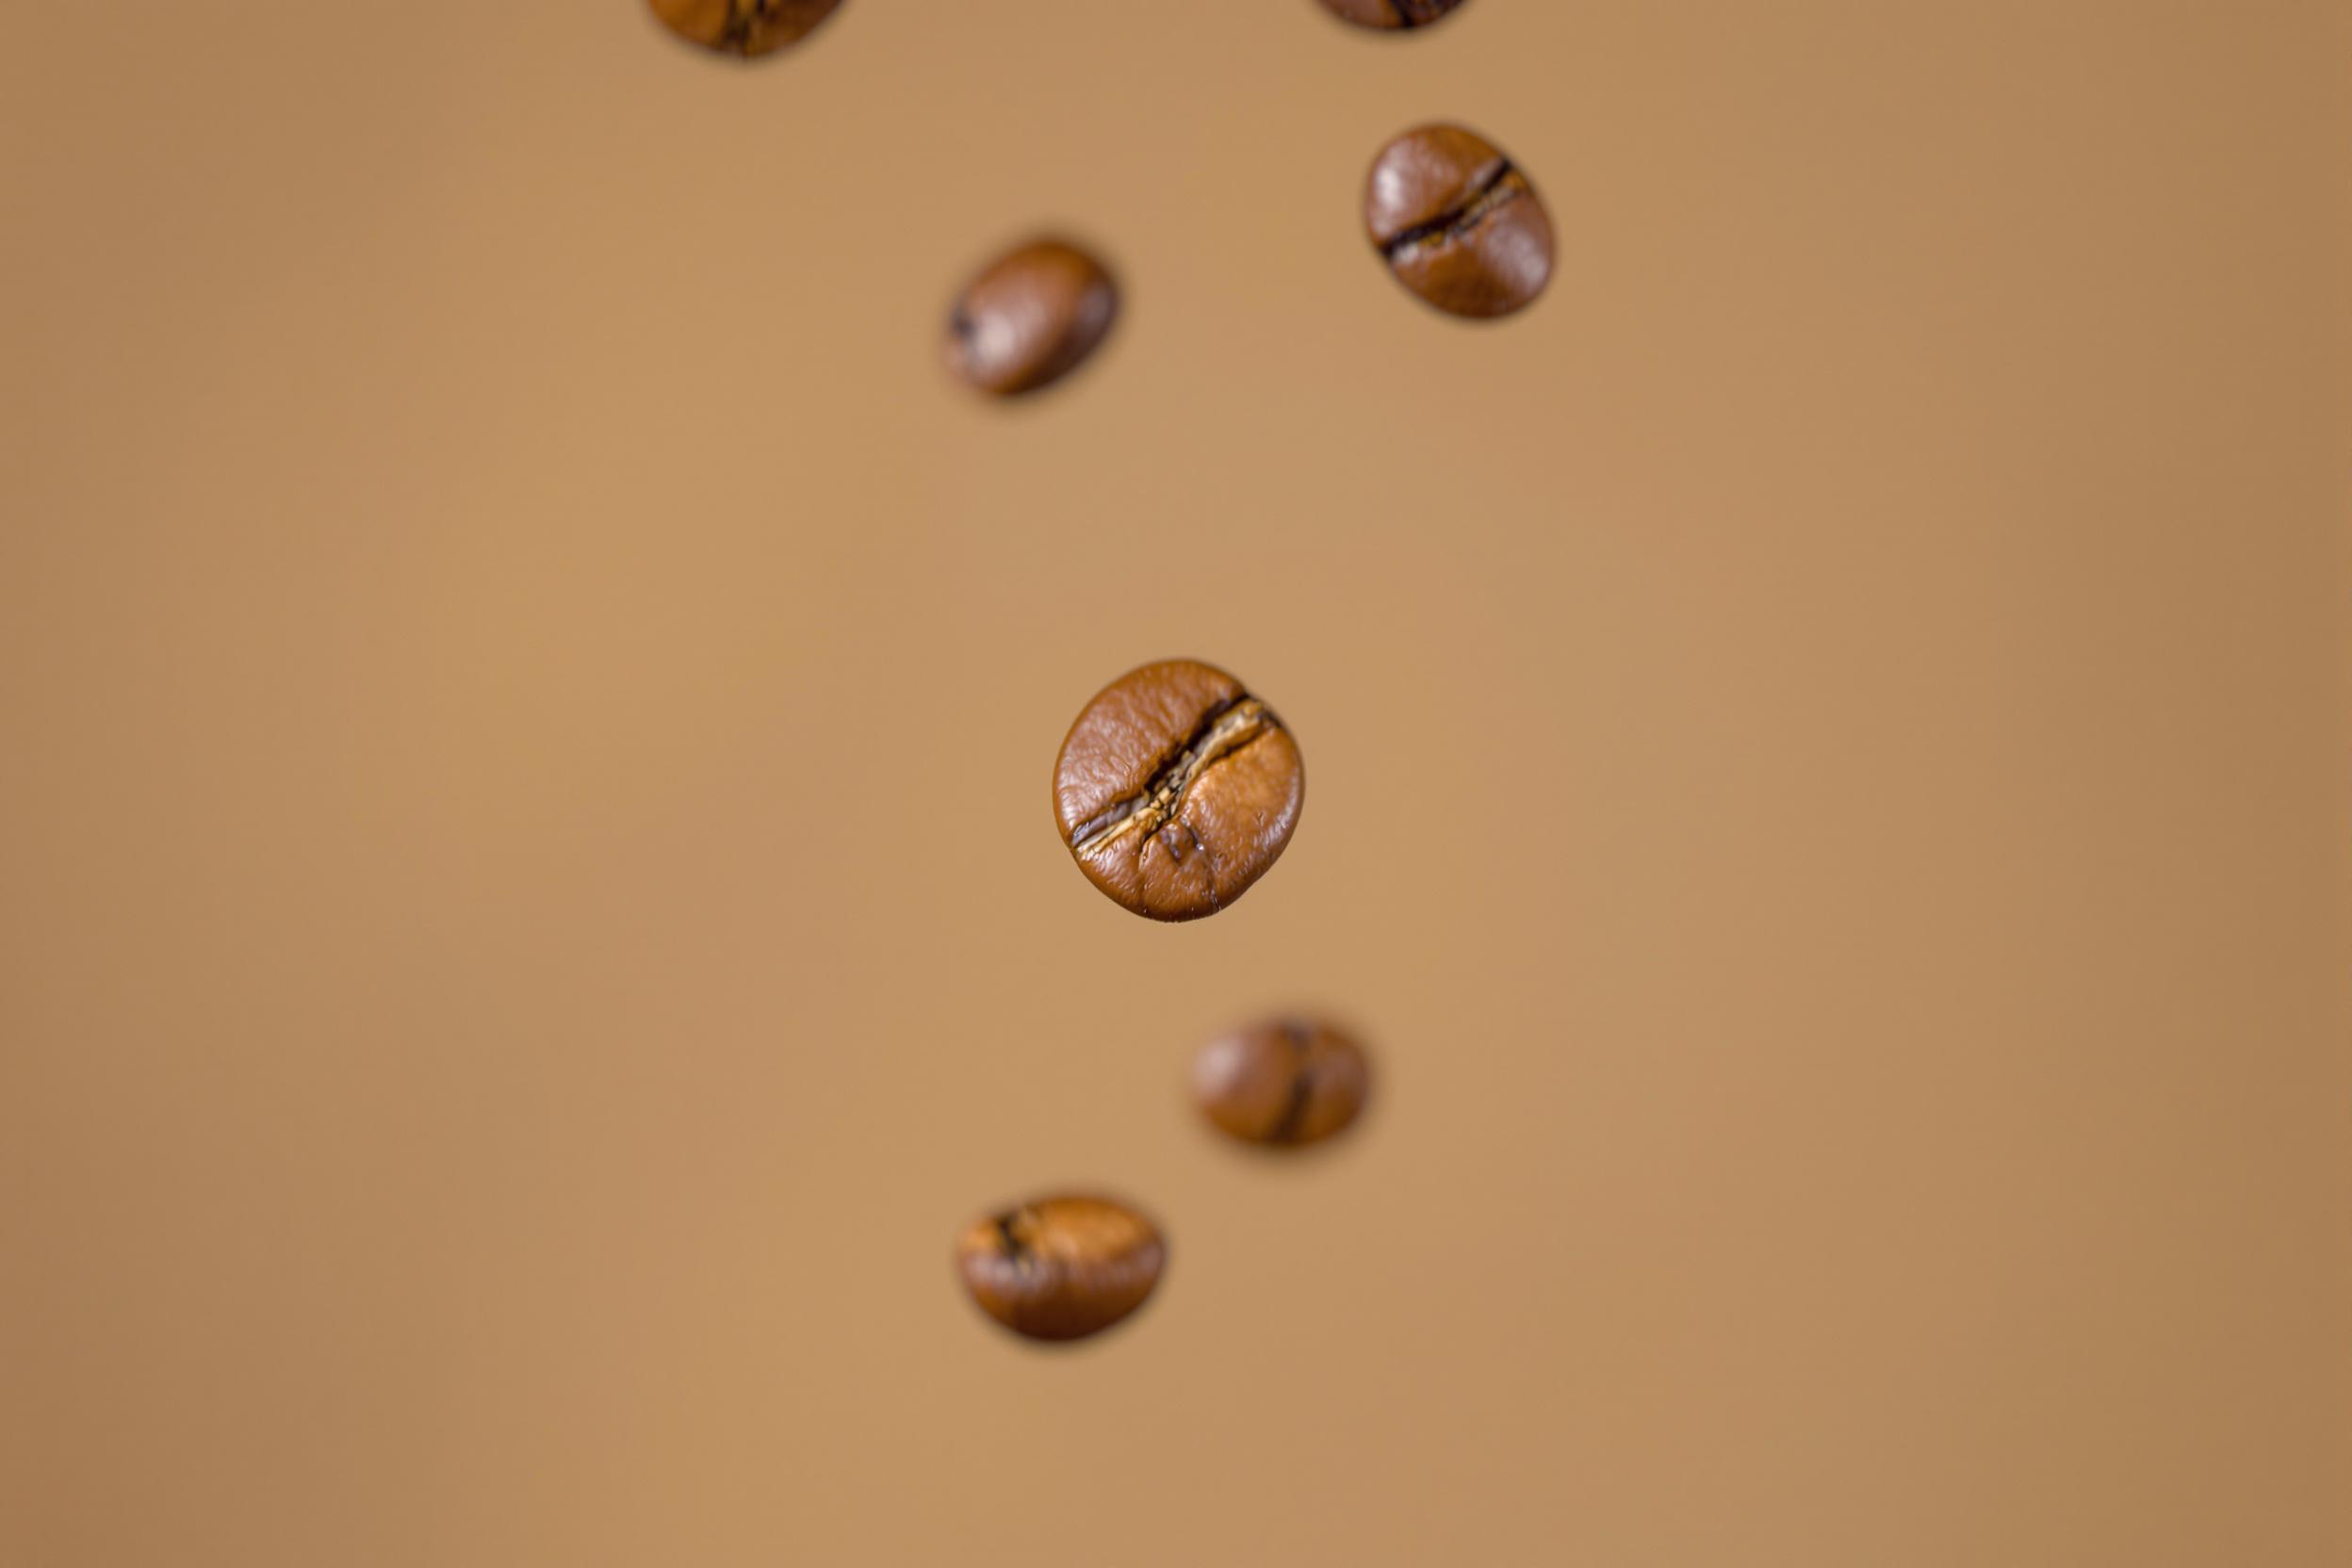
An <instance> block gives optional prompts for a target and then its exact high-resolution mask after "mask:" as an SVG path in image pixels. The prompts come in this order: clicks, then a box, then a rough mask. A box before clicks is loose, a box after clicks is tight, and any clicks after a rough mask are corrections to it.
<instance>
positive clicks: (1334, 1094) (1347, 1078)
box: [1192, 1018, 1372, 1148]
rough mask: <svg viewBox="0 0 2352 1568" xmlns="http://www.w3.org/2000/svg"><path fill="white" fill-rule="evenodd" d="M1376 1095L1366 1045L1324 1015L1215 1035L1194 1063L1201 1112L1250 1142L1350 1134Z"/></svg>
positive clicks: (1285, 1143) (1290, 1142) (1290, 1144)
mask: <svg viewBox="0 0 2352 1568" xmlns="http://www.w3.org/2000/svg"><path fill="white" fill-rule="evenodd" d="M1371 1092H1372V1067H1371V1063H1370V1062H1369V1061H1368V1060H1366V1059H1365V1057H1364V1047H1362V1046H1360V1045H1358V1044H1357V1043H1356V1042H1355V1040H1354V1039H1353V1038H1351V1037H1349V1036H1348V1034H1347V1033H1346V1032H1345V1031H1343V1030H1341V1029H1339V1028H1338V1027H1337V1026H1335V1025H1333V1024H1331V1023H1328V1022H1325V1021H1322V1020H1319V1019H1301V1018H1274V1019H1266V1020H1264V1021H1260V1022H1257V1023H1252V1024H1249V1025H1246V1026H1244V1027H1242V1028H1239V1029H1236V1030H1233V1032H1232V1033H1230V1034H1227V1035H1222V1036H1220V1037H1217V1038H1216V1039H1213V1040H1211V1041H1210V1042H1209V1043H1208V1044H1207V1045H1205V1046H1203V1047H1201V1054H1200V1055H1199V1056H1197V1057H1195V1058H1194V1060H1193V1069H1192V1093H1193V1099H1194V1102H1195V1103H1198V1104H1199V1106H1200V1107H1201V1115H1203V1116H1205V1117H1207V1118H1208V1119H1209V1120H1210V1121H1211V1122H1212V1123H1214V1124H1215V1125H1216V1126H1217V1128H1218V1130H1219V1131H1221V1132H1224V1133H1227V1134H1229V1135H1232V1136H1233V1137H1237V1138H1240V1139H1241V1140H1242V1141H1244V1142H1245V1143H1261V1144H1271V1145H1275V1146H1278V1147H1282V1148H1296V1147H1298V1146H1299V1145H1301V1144H1309V1143H1319V1142H1321V1141H1322V1140H1323V1139H1325V1138H1328V1137H1330V1136H1331V1135H1333V1134H1335V1133H1342V1132H1345V1131H1347V1129H1348V1126H1349V1125H1350V1124H1352V1123H1353V1122H1354V1121H1355V1119H1356V1117H1357V1115H1358V1114H1359V1113H1361V1112H1362V1111H1363V1109H1364V1101H1365V1100H1366V1099H1367V1098H1369V1096H1370V1095H1371Z"/></svg>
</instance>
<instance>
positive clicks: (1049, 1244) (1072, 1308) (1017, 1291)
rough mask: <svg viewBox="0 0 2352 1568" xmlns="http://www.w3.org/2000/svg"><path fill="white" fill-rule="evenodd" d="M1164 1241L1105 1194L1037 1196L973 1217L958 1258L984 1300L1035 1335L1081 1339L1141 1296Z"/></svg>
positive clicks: (1161, 1258)
mask: <svg viewBox="0 0 2352 1568" xmlns="http://www.w3.org/2000/svg"><path fill="white" fill-rule="evenodd" d="M1167 1261H1168V1247H1167V1244H1166V1243H1164V1242H1163V1241H1162V1240H1161V1239H1160V1233H1159V1231H1158V1229H1157V1228H1155V1227H1154V1226H1153V1225H1152V1222H1151V1221H1150V1220H1148V1219H1146V1218H1144V1217H1143V1216H1141V1215H1139V1214H1137V1213H1136V1212H1135V1210H1133V1209H1131V1208H1128V1207H1126V1206H1125V1205H1124V1204H1121V1203H1115V1202H1113V1201H1110V1200H1109V1199H1106V1198H1084V1197H1063V1198H1040V1199H1037V1200H1036V1201H1033V1202H1028V1203H1023V1204H1021V1205H1020V1206H1019V1207H1017V1208H1011V1209H1006V1210H1005V1212H1004V1213H1002V1214H995V1215H990V1216H988V1217H987V1218H985V1219H976V1220H974V1221H972V1225H971V1228H970V1229H968V1230H966V1231H965V1232H964V1233H963V1236H962V1238H961V1239H960V1240H958V1241H957V1242H956V1272H957V1273H959V1274H960V1275H962V1276H963V1281H964V1288H965V1289H967V1290H969V1291H971V1292H972V1299H973V1300H975V1301H977V1302H979V1303H980V1306H981V1309H982V1310H983V1311H984V1312H986V1313H987V1314H988V1315H989V1316H990V1317H993V1318H995V1319H996V1320H997V1321H998V1322H999V1323H1002V1324H1004V1325H1005V1327H1006V1328H1008V1329H1010V1330H1012V1331H1014V1332H1015V1333H1018V1334H1022V1335H1025V1336H1026V1337H1028V1338H1030V1339H1042V1340H1069V1339H1084V1338H1085V1337H1086V1335H1088V1334H1092V1333H1100V1332H1101V1331H1103V1330H1104V1329H1107V1328H1109V1327H1110V1326H1111V1325H1112V1324H1114V1323H1116V1322H1118V1321H1119V1319H1120V1318H1122V1317H1125V1316H1126V1315H1128V1314H1129V1313H1131V1312H1134V1311H1135V1309H1136V1308H1137V1307H1139V1306H1141V1305H1143V1301H1144V1298H1146V1297H1148V1296H1150V1295H1151V1294H1152V1286H1154V1285H1156V1284H1158V1283H1159V1282H1160V1270H1161V1269H1162V1268H1163V1267H1164V1266H1166V1264H1167Z"/></svg>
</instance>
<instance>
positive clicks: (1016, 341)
mask: <svg viewBox="0 0 2352 1568" xmlns="http://www.w3.org/2000/svg"><path fill="white" fill-rule="evenodd" d="M1118 315H1119V286H1118V285H1117V284H1115V283H1114V282H1112V280H1111V274H1110V272H1109V271H1108V270H1106V269H1105V268H1104V267H1103V264H1102V263H1101V262H1099V261H1097V260H1095V259H1094V257H1092V256H1091V255H1088V254H1087V253H1086V252H1084V251H1082V250H1080V249H1078V247H1076V246H1075V245H1070V244H1068V243H1065V242H1064V241H1062V240H1058V239H1039V240H1034V241H1032V242H1031V243H1029V244H1026V245H1023V246H1021V247H1020V248H1019V249H1018V250H1014V251H1011V252H1008V253H1006V254H1005V255H1003V256H1000V257H998V258H997V259H996V260H995V261H993V262H991V263H989V264H988V268H987V269H986V270H984V271H982V272H981V273H980V275H979V276H978V277H976V278H974V279H972V282H971V284H969V285H968V286H966V287H965V289H964V292H963V294H962V295H961V297H959V298H958V299H957V300H956V307H955V309H954V310H953V311H951V312H950V313H949V315H948V319H947V365H948V368H949V369H951V370H953V371H954V372H955V373H956V375H958V376H960V377H962V378H963V379H964V380H965V381H967V382H970V383H971V384H972V385H974V386H976V387H978V388H980V390H982V391H983V392H993V393H996V394H998V395H999V396H1003V397H1009V396H1011V395H1013V394H1015V393H1021V392H1034V391H1036V390H1037V388H1038V387H1041V386H1045V385H1047V384H1051V383H1053V382H1055V381H1058V380H1059V379H1061V378H1062V377H1063V376H1065V375H1068V374H1069V373H1070V371H1071V370H1074V369H1076V368H1078V366H1079V364H1080V362H1081V361H1083V360H1084V359H1085V358H1086V356H1087V355H1088V354H1090V353H1092V352H1093V351H1094V350H1095V346H1096V345H1097V344H1099V343H1101V342H1102V341H1103V337H1104V335H1107V334H1108V333H1109V332H1110V330H1111V322H1112V321H1113V320H1114V319H1116V318H1117V317H1118Z"/></svg>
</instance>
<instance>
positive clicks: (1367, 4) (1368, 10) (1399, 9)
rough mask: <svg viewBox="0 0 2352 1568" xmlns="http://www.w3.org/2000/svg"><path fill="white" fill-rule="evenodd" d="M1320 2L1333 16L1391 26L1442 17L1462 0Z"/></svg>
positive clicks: (1360, 23)
mask: <svg viewBox="0 0 2352 1568" xmlns="http://www.w3.org/2000/svg"><path fill="white" fill-rule="evenodd" d="M1323 4H1324V7H1325V8H1327V9H1329V10H1330V11H1331V13H1332V14H1333V15H1334V16H1337V17H1339V18H1341V19H1342V20H1343V21H1348V22H1352V23H1354V24H1356V25H1357V26H1359V27H1379V28H1382V29H1386V30H1395V29H1397V28H1403V27H1426V26H1428V25H1429V24H1430V23H1432V22H1439V21H1443V20H1444V19H1445V18H1446V17H1447V16H1449V15H1451V14H1452V13H1453V12H1454V11H1455V10H1456V9H1457V8H1460V7H1461V5H1462V0H1323Z"/></svg>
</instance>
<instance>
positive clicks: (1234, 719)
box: [1054, 659, 1307, 921]
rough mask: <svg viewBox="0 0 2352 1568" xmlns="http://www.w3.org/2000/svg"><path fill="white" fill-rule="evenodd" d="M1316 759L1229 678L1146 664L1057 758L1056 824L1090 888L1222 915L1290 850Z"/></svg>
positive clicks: (1133, 905) (1147, 907)
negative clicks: (1306, 757)
mask: <svg viewBox="0 0 2352 1568" xmlns="http://www.w3.org/2000/svg"><path fill="white" fill-rule="evenodd" d="M1306 789H1307V778H1306V765H1305V763H1304V762H1302V761H1301V760H1299V745H1298V743H1297V742H1295V741H1293V740H1292V739H1291V735H1290V731H1289V730H1288V729H1287V728H1285V727H1283V725H1282V721H1281V720H1280V719H1278V718H1276V717H1275V716H1274V711H1273V710H1272V709H1270V708H1268V707H1266V704H1265V703H1264V702H1262V701H1260V700H1259V699H1258V698H1256V697H1254V696H1252V695H1250V693H1248V692H1247V691H1245V690H1243V689H1242V684H1241V682H1240V681H1238V680H1235V679H1234V678H1233V677H1232V676H1230V675H1227V674H1226V673H1225V672H1224V671H1223V670H1219V669H1215V668H1212V667H1211V666H1209V665H1207V664H1201V663H1196V662H1193V661H1192V660H1189V659H1171V660H1168V661H1167V662H1163V663H1158V664H1146V665H1144V666H1143V668H1141V669H1139V670H1133V671H1130V672H1129V673H1127V674H1126V675H1123V676H1121V677H1119V678H1118V679H1117V680H1115V681H1113V682H1111V684H1110V685H1108V686H1106V687H1104V688H1103V690H1102V691H1101V692H1099V693H1097V694H1095V698H1094V700H1093V701H1092V702H1089V703H1087V704H1086V711H1084V712H1082V713H1080V714H1079V715H1078V722H1077V723H1075V724H1073V725H1071V726H1070V734H1069V735H1068V736H1067V737H1066V738H1064V740H1063V742H1062V753H1061V756H1060V757H1059V758H1057V759H1056V760H1055V761H1054V822H1055V824H1056V825H1058V826H1059V827H1060V829H1061V834H1062V842H1063V843H1065V844H1067V845H1069V846H1070V854H1071V855H1072V856H1074V857H1075V858H1077V861H1078V868H1079V869H1080V870H1081V871H1083V872H1085V873H1086V878H1087V880H1088V881H1090V882H1092V883H1093V884H1094V885H1095V886H1096V887H1098V888H1100V889H1102V890H1103V892H1105V893H1106V894H1108V895H1109V896H1110V897H1112V898H1113V899H1116V900H1117V901H1118V902H1119V903H1120V904H1122V905H1124V906H1125V907H1128V908H1130V909H1133V910H1134V911H1135V913H1137V914H1139V915H1149V916H1150V917H1151V918H1152V919H1153V920H1171V921H1172V920H1197V919H1199V918H1200V917H1201V916H1202V915H1213V914H1215V913H1217V910H1219V909H1222V908H1223V907H1225V906H1227V905H1228V904H1231V903H1232V902H1233V900H1235V899H1237V898H1239V897H1240V896H1241V895H1242V894H1243V893H1244V892H1246V891H1248V890H1249V888H1250V884H1251V883H1253V882H1255V881H1257V879H1258V878H1259V877H1261V876H1263V875H1265V874H1266V868H1267V867H1269V866H1271V865H1273V863H1274V862H1275V860H1276V859H1277V858H1280V857H1281V855H1282V849H1283V846H1284V845H1286V844H1288V843H1289V842H1290V834H1291V829H1292V828H1293V827H1295V826H1297V825H1298V822H1299V807H1300V805H1301V804H1302V803H1303V801H1304V800H1305V798H1306Z"/></svg>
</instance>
